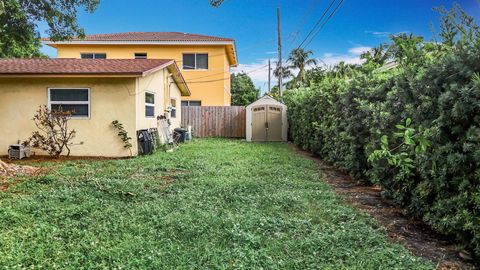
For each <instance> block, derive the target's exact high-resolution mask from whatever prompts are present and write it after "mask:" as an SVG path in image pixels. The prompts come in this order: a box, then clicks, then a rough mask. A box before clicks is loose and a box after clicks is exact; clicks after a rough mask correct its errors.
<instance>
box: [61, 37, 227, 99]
mask: <svg viewBox="0 0 480 270" xmlns="http://www.w3.org/2000/svg"><path fill="white" fill-rule="evenodd" d="M55 46H56V47H57V57H58V58H80V54H81V53H106V54H107V58H108V59H131V58H134V54H135V53H147V55H148V58H149V59H174V60H175V61H177V64H178V66H179V67H180V69H181V72H182V74H183V76H184V78H185V80H186V82H187V84H188V86H189V88H190V91H191V96H189V97H182V100H201V101H202V105H204V106H229V105H230V99H231V97H230V64H229V61H228V58H227V54H226V51H225V46H224V45H190V46H187V45H64V44H57V45H55ZM183 53H207V54H208V55H209V57H208V70H183V69H182V54H183Z"/></svg>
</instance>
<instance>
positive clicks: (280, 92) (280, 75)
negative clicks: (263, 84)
mask: <svg viewBox="0 0 480 270" xmlns="http://www.w3.org/2000/svg"><path fill="white" fill-rule="evenodd" d="M277 31H278V66H277V68H278V69H279V70H278V71H279V72H278V73H279V74H278V94H279V95H280V96H282V94H283V93H282V92H283V91H282V88H283V87H282V86H283V83H282V79H283V68H282V39H281V37H280V7H277Z"/></svg>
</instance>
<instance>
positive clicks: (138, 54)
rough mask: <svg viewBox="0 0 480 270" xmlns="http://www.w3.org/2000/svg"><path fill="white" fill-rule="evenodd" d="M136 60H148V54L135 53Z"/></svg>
mask: <svg viewBox="0 0 480 270" xmlns="http://www.w3.org/2000/svg"><path fill="white" fill-rule="evenodd" d="M135 59H147V53H135Z"/></svg>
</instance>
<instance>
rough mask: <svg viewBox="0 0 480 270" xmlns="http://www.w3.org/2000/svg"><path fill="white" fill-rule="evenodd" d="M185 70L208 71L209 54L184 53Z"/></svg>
mask: <svg viewBox="0 0 480 270" xmlns="http://www.w3.org/2000/svg"><path fill="white" fill-rule="evenodd" d="M183 69H208V54H206V53H184V54H183Z"/></svg>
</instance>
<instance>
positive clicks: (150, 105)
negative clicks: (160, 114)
mask: <svg viewBox="0 0 480 270" xmlns="http://www.w3.org/2000/svg"><path fill="white" fill-rule="evenodd" d="M145 117H147V118H152V117H155V94H154V93H152V92H145Z"/></svg>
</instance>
